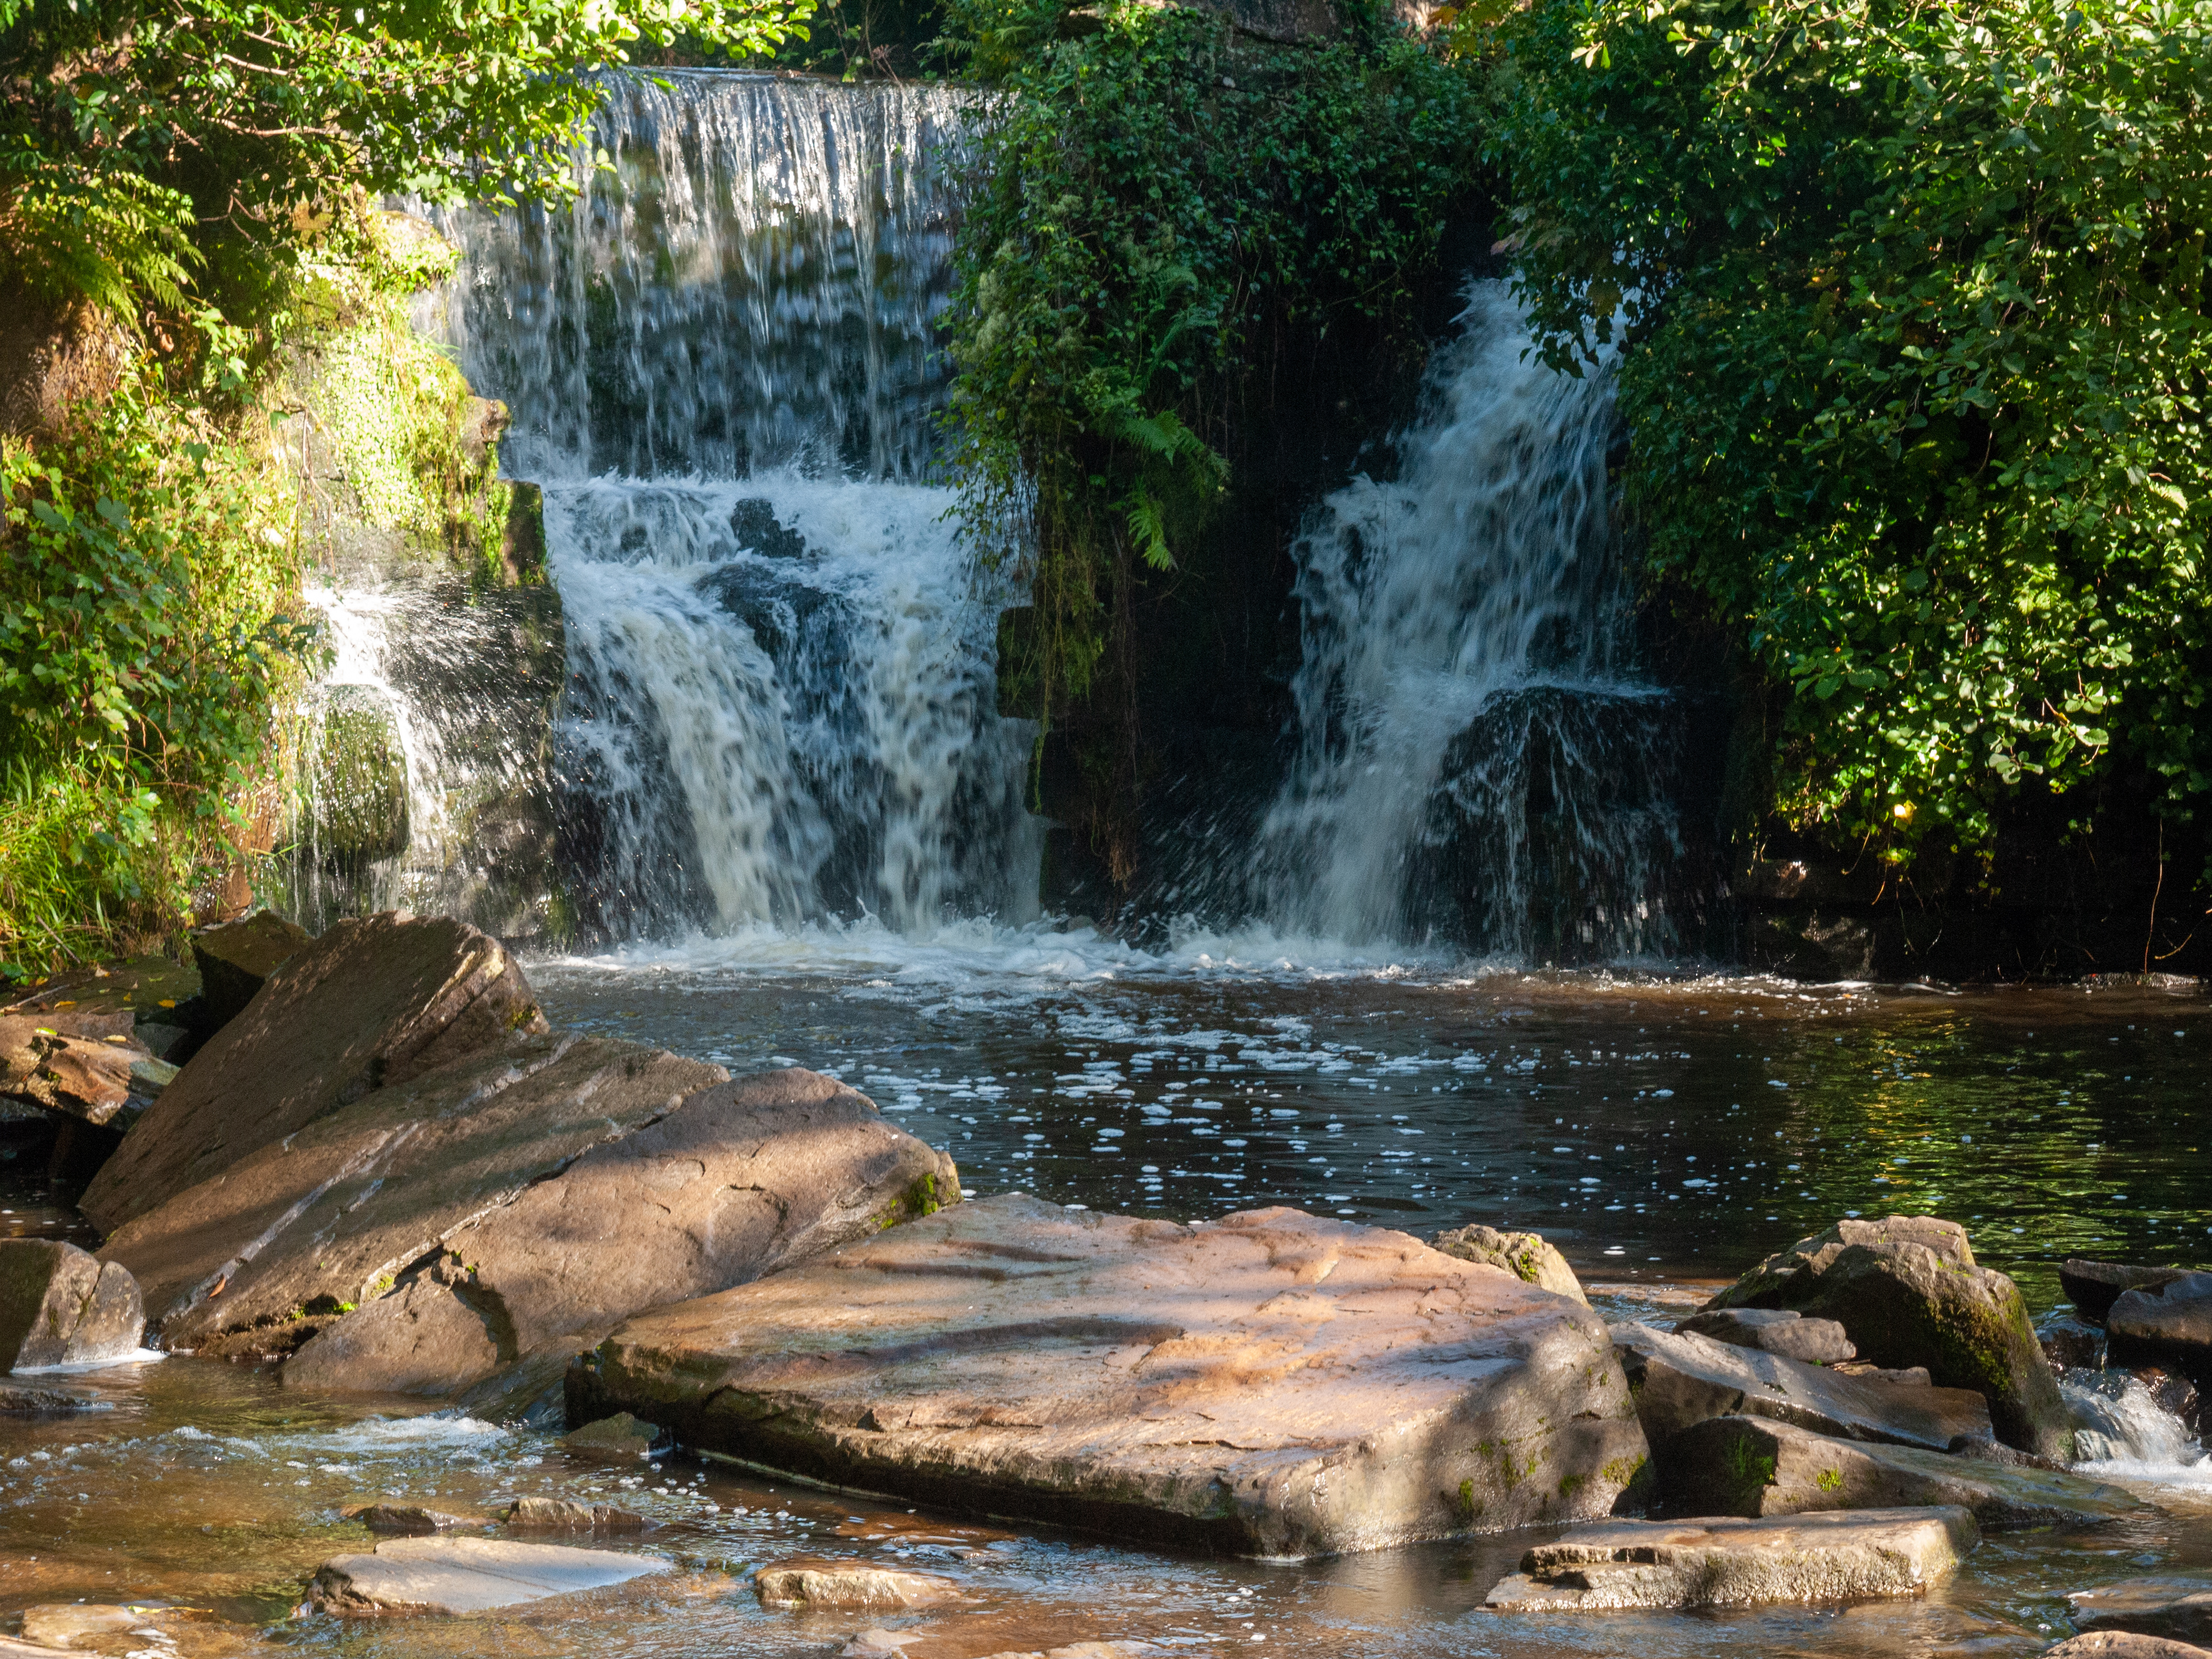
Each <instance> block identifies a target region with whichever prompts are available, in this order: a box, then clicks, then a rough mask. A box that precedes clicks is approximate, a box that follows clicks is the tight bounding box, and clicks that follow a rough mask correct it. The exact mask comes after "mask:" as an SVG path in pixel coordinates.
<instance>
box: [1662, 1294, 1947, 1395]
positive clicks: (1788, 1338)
mask: <svg viewBox="0 0 2212 1659" xmlns="http://www.w3.org/2000/svg"><path fill="white" fill-rule="evenodd" d="M1674 1328H1675V1329H1676V1330H1678V1331H1687V1332H1689V1333H1690V1334H1692V1336H1709V1337H1711V1338H1712V1340H1714V1341H1716V1342H1725V1343H1728V1344H1729V1346H1732V1347H1738V1348H1757V1349H1759V1351H1760V1352H1763V1353H1778V1354H1780V1355H1781V1356H1782V1357H1783V1358H1784V1359H1799V1360H1802V1361H1804V1363H1805V1364H1808V1365H1832V1364H1836V1363H1837V1362H1838V1361H1840V1360H1850V1359H1856V1358H1858V1352H1859V1351H1858V1350H1857V1348H1855V1347H1853V1346H1851V1340H1850V1337H1848V1336H1846V1335H1845V1334H1844V1328H1843V1327H1842V1326H1841V1325H1838V1323H1836V1322H1835V1321H1834V1320H1832V1319H1808V1318H1806V1317H1805V1316H1803V1315H1802V1314H1800V1313H1797V1312H1796V1311H1795V1310H1791V1309H1788V1308H1713V1309H1710V1310H1707V1311H1705V1312H1704V1313H1696V1314H1692V1315H1691V1316H1689V1317H1688V1318H1687V1319H1685V1320H1683V1321H1682V1322H1680V1323H1679V1324H1678V1325H1676V1326H1675V1327H1674ZM1920 1380H1921V1381H1922V1382H1923V1383H1925V1382H1926V1381H1927V1380H1928V1379H1927V1376H1926V1375H1925V1373H1923V1375H1922V1376H1921V1379H1920Z"/></svg>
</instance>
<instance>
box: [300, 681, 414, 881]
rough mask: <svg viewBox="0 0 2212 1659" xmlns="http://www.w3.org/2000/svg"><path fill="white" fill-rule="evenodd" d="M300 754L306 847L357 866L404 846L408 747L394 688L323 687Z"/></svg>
mask: <svg viewBox="0 0 2212 1659" xmlns="http://www.w3.org/2000/svg"><path fill="white" fill-rule="evenodd" d="M318 702H319V707H318V708H317V709H316V713H315V716H314V720H313V726H312V728H311V731H310V734H309V737H308V740H307V753H306V754H305V756H303V757H302V761H303V765H304V770H305V771H306V774H307V792H306V793H307V801H306V817H307V826H306V828H307V835H306V842H307V851H308V852H310V853H311V854H313V855H314V856H315V857H316V858H318V859H319V860H322V861H323V862H325V863H326V864H337V865H341V866H343V865H356V866H357V865H362V864H369V863H374V861H376V860H380V859H389V858H397V857H398V855H399V854H402V853H404V852H405V851H406V850H407V841H408V821H407V819H408V813H407V797H408V789H407V784H408V773H407V750H406V749H405V748H404V745H403V744H402V742H401V739H400V732H399V715H398V710H397V708H395V707H394V705H393V702H392V694H391V693H390V692H388V691H386V690H384V688H383V687H381V686H377V685H331V686H325V687H323V688H321V689H320V692H319V699H318Z"/></svg>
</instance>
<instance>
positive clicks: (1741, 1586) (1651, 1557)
mask: <svg viewBox="0 0 2212 1659" xmlns="http://www.w3.org/2000/svg"><path fill="white" fill-rule="evenodd" d="M1979 1541H1980V1538H1979V1535H1978V1534H1977V1533H1976V1531H1975V1530H1974V1518H1973V1516H1971V1515H1969V1514H1967V1513H1966V1510H1962V1509H1934V1510H1925V1509H1912V1510H1855V1511H1850V1512H1847V1513H1843V1514H1836V1515H1808V1516H1796V1517H1794V1518H1792V1519H1790V1520H1786V1521H1685V1522H1656V1521H1601V1522H1598V1523H1596V1524H1595V1525H1594V1526H1588V1527H1577V1528H1573V1529H1571V1531H1569V1532H1568V1533H1567V1534H1565V1536H1564V1537H1562V1538H1560V1539H1559V1540H1558V1541H1556V1542H1554V1543H1550V1544H1539V1545H1538V1546H1537V1547H1535V1548H1534V1549H1532V1550H1530V1551H1529V1552H1528V1554H1527V1555H1525V1556H1523V1557H1522V1560H1521V1571H1519V1572H1518V1573H1516V1574H1515V1575H1514V1576H1512V1577H1509V1578H1505V1579H1504V1580H1502V1581H1500V1582H1499V1583H1498V1586H1497V1588H1496V1589H1492V1591H1491V1592H1490V1595H1489V1598H1488V1600H1487V1601H1486V1603H1485V1605H1486V1606H1487V1607H1490V1608H1491V1609H1492V1610H1493V1611H1494V1612H1498V1613H1582V1612H1596V1611H1601V1610H1604V1609H1608V1608H1616V1607H1728V1606H1738V1605H1743V1604H1746V1603H1752V1602H1759V1601H1847V1600H1850V1599H1853V1598H1856V1597H1860V1596H1897V1595H1923V1594H1924V1593H1925V1592H1926V1590H1927V1589H1928V1586H1929V1584H1930V1583H1933V1582H1935V1581H1936V1579H1938V1578H1941V1577H1942V1576H1943V1575H1944V1574H1946V1573H1948V1572H1949V1571H1951V1570H1952V1569H1953V1568H1954V1567H1955V1566H1957V1565H1958V1564H1959V1561H1960V1558H1962V1557H1963V1556H1965V1555H1966V1553H1967V1552H1969V1551H1970V1550H1972V1548H1973V1547H1974V1546H1975V1545H1976V1544H1977V1543H1978V1542H1979Z"/></svg>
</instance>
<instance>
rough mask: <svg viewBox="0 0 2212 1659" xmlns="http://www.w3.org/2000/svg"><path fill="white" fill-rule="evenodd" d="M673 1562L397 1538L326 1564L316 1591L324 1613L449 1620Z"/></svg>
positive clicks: (313, 1597) (622, 1579)
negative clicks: (416, 1615) (414, 1615)
mask: <svg viewBox="0 0 2212 1659" xmlns="http://www.w3.org/2000/svg"><path fill="white" fill-rule="evenodd" d="M667 1568H668V1564H667V1563H666V1562H665V1561H660V1560H656V1559H653V1557H651V1556H646V1555H622V1554H617V1553H614V1552H613V1551H611V1550H586V1549H576V1548H572V1547H568V1546H567V1545H562V1544H516V1543H510V1542H507V1541H506V1540H504V1539H493V1538H396V1539H393V1540H392V1541H390V1542H389V1543H383V1544H379V1545H378V1546H377V1547H376V1553H374V1555H341V1556H339V1557H338V1558H337V1559H335V1560H332V1561H327V1562H325V1563H324V1565H323V1566H322V1568H321V1570H320V1571H318V1572H317V1573H316V1574H315V1577H314V1581H313V1583H311V1584H310V1585H309V1586H308V1589H307V1595H308V1599H309V1601H312V1602H313V1605H314V1607H316V1609H317V1610H318V1611H319V1612H322V1613H337V1614H340V1615H342V1616H344V1617H349V1618H364V1617H374V1616H376V1615H379V1614H385V1613H432V1614H439V1615H444V1616H447V1617H452V1616H456V1615H459V1614H462V1613H485V1612H489V1611H490V1610H491V1609H493V1608H495V1607H513V1606H515V1605H517V1604H518V1603H520V1602H525V1601H543V1600H544V1598H545V1597H547V1596H550V1595H575V1594H577V1593H578V1592H580V1591H583V1590H593V1589H605V1588H607V1587H608V1586H609V1585H612V1584H622V1583H628V1582H629V1580H631V1579H633V1578H639V1577H644V1576H645V1575H646V1574H647V1573H654V1572H665V1571H667Z"/></svg>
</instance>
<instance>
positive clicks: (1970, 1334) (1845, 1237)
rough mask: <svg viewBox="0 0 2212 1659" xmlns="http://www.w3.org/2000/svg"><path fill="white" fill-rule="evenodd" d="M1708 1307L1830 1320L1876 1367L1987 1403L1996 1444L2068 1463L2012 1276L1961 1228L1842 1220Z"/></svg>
mask: <svg viewBox="0 0 2212 1659" xmlns="http://www.w3.org/2000/svg"><path fill="white" fill-rule="evenodd" d="M1709 1306H1711V1307H1712V1308H1789V1309H1794V1310H1796V1311H1797V1312H1799V1313H1801V1314H1807V1315H1810V1316H1814V1317H1816V1318H1821V1319H1832V1320H1834V1321H1835V1322H1837V1323H1838V1324H1839V1325H1841V1326H1842V1327H1843V1328H1844V1330H1845V1332H1847V1333H1848V1334H1849V1335H1850V1340H1851V1341H1852V1342H1854V1343H1855V1344H1857V1347H1858V1351H1859V1356H1860V1358H1862V1359H1863V1360H1864V1361H1866V1362H1867V1363H1869V1364H1874V1365H1878V1366H1887V1367H1898V1368H1902V1367H1905V1366H1911V1365H1925V1366H1926V1367H1927V1368H1928V1371H1929V1376H1930V1377H1931V1378H1932V1379H1933V1380H1934V1381H1935V1383H1936V1384H1937V1385H1938V1386H1940V1387H1942V1388H1946V1389H1974V1390H1975V1391H1976V1392H1978V1393H1979V1394H1980V1395H1983V1397H1984V1398H1985V1399H1986V1400H1987V1401H1989V1403H1990V1421H1991V1423H1992V1424H1993V1425H1995V1427H1996V1437H1997V1438H1998V1439H2000V1440H2002V1441H2003V1442H2004V1443H2006V1444H2007V1445H2008V1446H2017V1447H2019V1448H2020V1449H2021V1450H2023V1451H2032V1452H2036V1453H2039V1455H2043V1456H2045V1457H2061V1458H2063V1457H2070V1456H2071V1455H2073V1441H2074V1431H2073V1428H2072V1425H2071V1422H2070V1420H2069V1418H2068V1416H2067V1412H2066V1407H2065V1402H2064V1401H2062V1400H2061V1399H2060V1398H2059V1395H2058V1381H2057V1377H2056V1376H2053V1375H2052V1374H2051V1364H2050V1362H2049V1361H2048V1360H2046V1359H2045V1358H2044V1357H2043V1349H2042V1347H2041V1346H2040V1345H2039V1343H2038V1342H2037V1341H2036V1339H2035V1331H2034V1328H2033V1326H2031V1325H2030V1324H2029V1322H2028V1318H2027V1304H2026V1303H2024V1302H2023V1301H2022V1300H2021V1294H2020V1290H2019V1287H2018V1286H2017V1285H2015V1284H2014V1283H2013V1282H2012V1280H2010V1279H2008V1278H2006V1277H2005V1276H2004V1275H2003V1274H2002V1273H1997V1272H1995V1271H1993V1270H1992V1269H1990V1268H1987V1267H1978V1266H1977V1265H1976V1264H1975V1261H1974V1253H1973V1251H1972V1248H1971V1247H1970V1246H1969V1245H1968V1244H1967V1242H1966V1229H1965V1228H1964V1227H1961V1226H1960V1225H1959V1224H1958V1223H1956V1222H1954V1221H1943V1220H1940V1219H1938V1218H1936V1217H1934V1216H1894V1215H1893V1216H1887V1217H1885V1218H1882V1219H1881V1220H1880V1221H1857V1220H1849V1219H1846V1220H1843V1221H1839V1222H1838V1223H1837V1224H1836V1225H1834V1226H1832V1227H1831V1228H1829V1229H1828V1231H1826V1232H1824V1233H1819V1234H1816V1235H1814V1237H1811V1238H1807V1239H1801V1240H1800V1241H1799V1242H1798V1243H1796V1244H1793V1245H1791V1246H1790V1248H1789V1249H1786V1250H1783V1251H1780V1252H1778V1253H1777V1254H1776V1255H1771V1256H1769V1257H1768V1258H1767V1259H1766V1260H1765V1261H1763V1262H1761V1263H1760V1264H1759V1266H1758V1267H1754V1268H1753V1269H1752V1270H1751V1271H1750V1272H1749V1273H1746V1274H1745V1275H1744V1276H1743V1277H1742V1278H1741V1279H1739V1280H1738V1281H1737V1282H1736V1283H1735V1285H1731V1286H1730V1287H1729V1289H1728V1290H1726V1291H1723V1292H1722V1293H1721V1294H1720V1295H1719V1296H1717V1297H1715V1298H1714V1299H1713V1301H1712V1302H1711V1304H1709Z"/></svg>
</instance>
